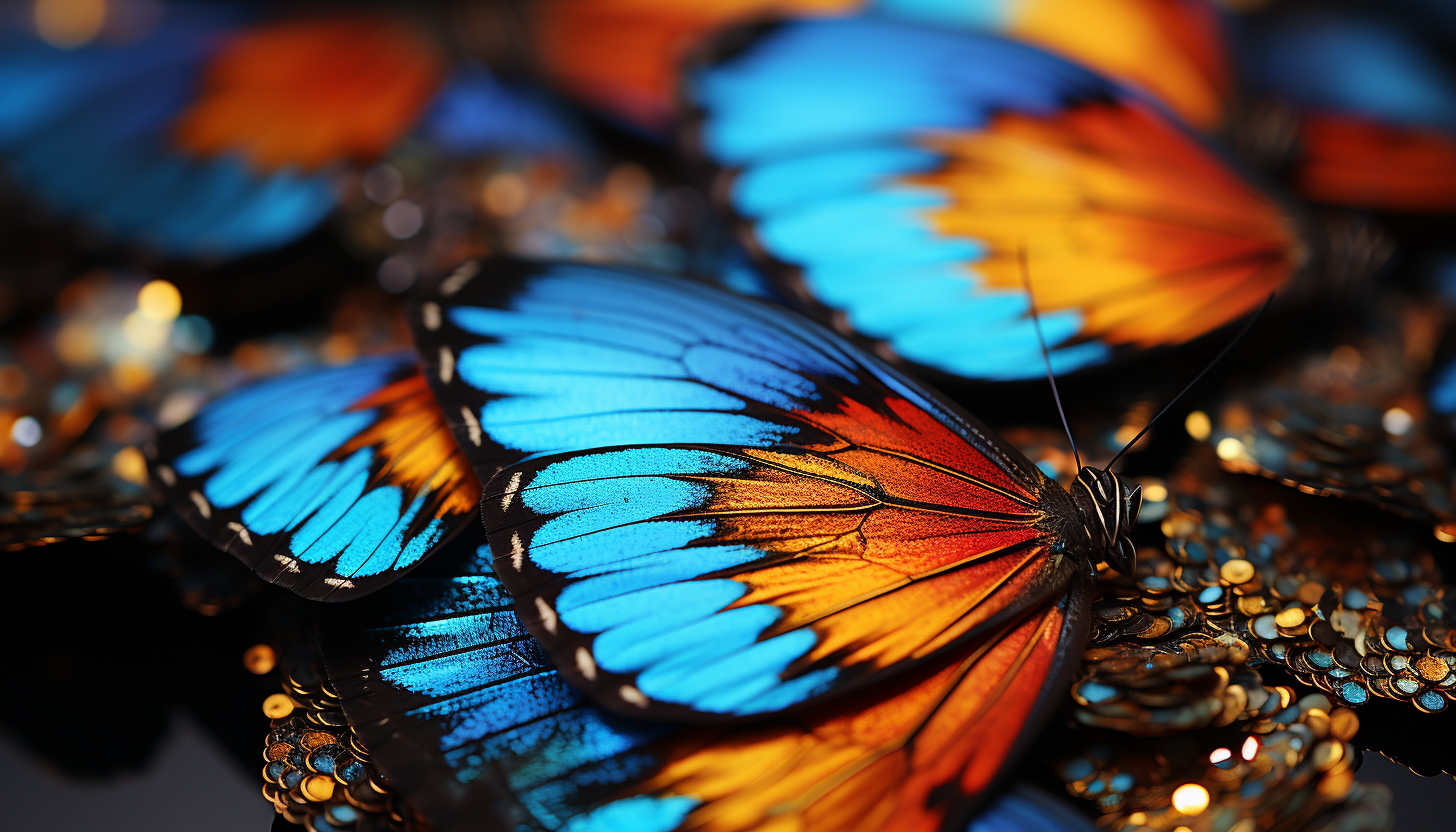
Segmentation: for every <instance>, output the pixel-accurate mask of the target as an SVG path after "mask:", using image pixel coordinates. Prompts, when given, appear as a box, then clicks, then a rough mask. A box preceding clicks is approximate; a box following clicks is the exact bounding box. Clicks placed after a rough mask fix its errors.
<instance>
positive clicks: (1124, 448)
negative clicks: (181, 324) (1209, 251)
mask: <svg viewBox="0 0 1456 832" xmlns="http://www.w3.org/2000/svg"><path fill="white" fill-rule="evenodd" d="M1273 302H1274V293H1273V292H1270V293H1269V297H1267V298H1265V299H1264V305H1263V306H1260V307H1259V311H1258V312H1255V313H1254V316H1253V317H1252V318H1249V321H1248V323H1246V324H1244V328H1243V329H1241V330H1239V334H1238V335H1235V336H1234V339H1233V340H1232V341H1229V342H1228V344H1227V345H1225V346H1224V348H1223V349H1222V350H1220V351H1219V353H1218V355H1215V356H1214V357H1213V360H1212V361H1210V362H1208V366H1207V367H1204V368H1203V372H1201V373H1199V374H1198V375H1196V376H1194V377H1193V380H1192V381H1190V382H1188V386H1186V387H1184V388H1183V390H1182V391H1181V392H1179V393H1178V395H1176V396H1174V397H1173V400H1172V401H1170V402H1168V403H1167V404H1165V405H1163V409H1162V410H1159V411H1158V415H1156V416H1154V417H1153V418H1152V419H1151V420H1150V421H1149V422H1148V423H1147V425H1146V426H1144V427H1143V429H1142V430H1140V431H1138V435H1137V436H1134V437H1133V438H1132V441H1131V442H1129V443H1127V444H1126V445H1123V446H1122V450H1120V451H1118V452H1117V456H1115V457H1113V458H1112V462H1109V463H1107V468H1106V470H1111V469H1112V464H1113V463H1114V462H1117V460H1119V459H1121V458H1122V455H1123V454H1125V453H1127V450H1128V448H1131V447H1132V446H1133V445H1136V444H1137V441H1138V440H1139V439H1142V438H1143V434H1145V433H1147V432H1148V430H1150V429H1151V428H1152V426H1153V423H1154V422H1157V421H1158V420H1159V419H1161V418H1163V414H1164V413H1167V412H1168V410H1169V408H1171V407H1172V406H1173V405H1175V404H1177V403H1178V400H1179V399H1181V398H1183V394H1184V393H1187V392H1188V391H1189V390H1192V389H1193V385H1195V384H1197V383H1198V380H1199V379H1201V378H1203V377H1204V375H1206V374H1207V373H1208V371H1209V370H1212V369H1213V367H1214V365H1215V364H1217V363H1218V362H1219V361H1221V360H1223V357H1224V356H1225V355H1228V351H1229V350H1231V349H1233V348H1234V345H1235V344H1237V343H1238V342H1239V341H1240V340H1241V339H1242V338H1243V337H1244V336H1245V335H1247V334H1248V332H1249V330H1250V329H1251V328H1253V326H1254V322H1255V321H1257V320H1259V316H1260V315H1263V314H1264V312H1265V310H1267V309H1268V308H1269V304H1271V303H1273Z"/></svg>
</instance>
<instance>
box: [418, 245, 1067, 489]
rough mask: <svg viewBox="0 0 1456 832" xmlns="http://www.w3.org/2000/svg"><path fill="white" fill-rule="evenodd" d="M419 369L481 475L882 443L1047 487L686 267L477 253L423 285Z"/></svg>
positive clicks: (1010, 482) (905, 390)
mask: <svg viewBox="0 0 1456 832" xmlns="http://www.w3.org/2000/svg"><path fill="white" fill-rule="evenodd" d="M410 324H411V328H412V330H413V334H414V339H415V344H416V348H417V349H418V351H419V354H420V360H421V362H422V364H423V367H424V375H425V377H426V379H428V380H429V383H430V386H431V389H432V390H434V391H435V396H436V399H437V400H438V401H439V402H440V405H441V407H442V409H443V410H444V413H445V418H446V420H447V421H448V422H449V423H450V426H451V428H452V429H453V430H454V432H455V437H456V439H457V441H458V442H459V443H460V446H461V448H463V449H464V451H465V454H466V456H467V457H468V458H469V459H470V461H471V464H472V465H473V466H474V467H475V470H476V473H477V475H478V476H479V477H480V479H481V481H482V482H486V481H488V480H489V479H490V478H491V477H492V476H494V475H495V473H496V472H497V471H499V470H500V469H501V468H503V467H505V466H508V465H513V464H515V463H517V462H519V461H521V460H523V459H525V458H526V457H528V456H536V455H544V454H551V453H563V452H570V451H582V450H590V449H593V448H606V447H612V446H617V445H649V444H708V445H731V446H741V447H768V446H771V445H776V444H780V443H792V444H796V445H799V446H801V447H804V448H810V449H831V448H837V447H842V446H843V445H844V444H845V443H854V444H859V445H863V446H874V447H878V448H884V449H887V450H889V451H892V452H894V453H899V454H908V455H912V456H917V457H921V458H923V459H926V460H928V461H929V462H931V463H933V464H935V465H938V466H941V467H944V468H950V469H953V470H956V471H958V472H960V473H961V474H963V475H969V476H972V477H976V478H979V479H980V480H982V481H984V482H987V483H995V485H996V487H997V488H1000V489H1001V490H1003V491H1006V492H1009V493H1013V494H1019V495H1021V496H1020V497H1019V499H1022V500H1028V499H1029V500H1032V501H1034V500H1036V499H1038V498H1039V496H1040V495H1043V494H1045V493H1046V491H1047V488H1048V487H1049V484H1050V481H1049V480H1047V479H1046V477H1045V475H1043V474H1042V473H1041V471H1040V470H1039V469H1038V468H1037V467H1036V466H1035V465H1033V464H1032V463H1031V462H1029V461H1028V460H1027V459H1026V458H1025V457H1024V456H1022V455H1021V453H1020V452H1018V451H1017V450H1016V449H1015V448H1012V447H1011V446H1009V445H1007V444H1006V443H1005V442H1003V441H1002V440H1000V439H999V438H998V437H996V435H995V433H994V432H992V431H991V430H990V428H987V427H986V426H985V425H984V424H982V423H981V422H980V421H979V420H977V419H976V418H975V417H973V416H971V415H970V414H968V413H966V412H964V411H963V410H961V409H960V408H958V407H956V406H954V405H952V404H950V403H948V402H946V401H944V400H943V399H941V398H938V397H936V396H934V395H932V394H931V393H929V392H927V391H926V390H925V389H923V388H921V387H919V386H918V385H916V384H915V383H914V382H912V381H910V380H909V379H908V378H906V377H905V376H904V375H902V374H901V373H899V372H897V371H895V370H893V369H891V368H889V367H887V366H886V365H885V364H884V363H883V362H880V361H879V360H877V359H875V358H874V357H872V356H870V355H868V354H867V353H865V352H864V351H863V350H861V349H859V348H858V347H856V346H854V345H852V344H850V343H848V342H846V341H845V340H844V339H842V338H840V337H838V336H836V335H834V334H832V333H830V332H828V331H826V330H824V329H823V328H822V327H819V326H818V325H816V324H813V323H812V322H810V321H807V320H805V319H804V318H802V317H800V316H798V315H795V314H793V313H790V312H786V311H784V310H782V309H778V308H775V307H772V306H769V305H766V304H763V303H760V302H757V301H753V300H750V299H747V298H740V297H737V296H734V295H731V294H728V293H727V292H725V291H723V290H721V289H717V288H714V287H712V286H709V285H706V284H703V283H699V282H697V281H692V280H686V279H682V278H671V277H664V276H659V275H653V274H651V273H647V272H641V271H633V270H627V269H616V268H608V267H601V266H591V265H585V264H578V263H566V262H561V263H550V262H544V263H534V262H529V261H522V260H513V259H507V258H494V259H489V260H483V261H482V260H468V261H466V262H465V263H463V264H461V265H460V267H459V268H457V269H456V270H455V271H454V272H453V273H452V274H450V275H448V276H446V277H445V278H444V279H442V280H440V281H438V282H437V283H436V284H435V285H433V286H431V287H430V288H429V289H427V290H426V291H425V292H423V293H422V294H421V295H420V296H418V297H417V299H416V305H415V307H414V308H413V309H411V311H410Z"/></svg>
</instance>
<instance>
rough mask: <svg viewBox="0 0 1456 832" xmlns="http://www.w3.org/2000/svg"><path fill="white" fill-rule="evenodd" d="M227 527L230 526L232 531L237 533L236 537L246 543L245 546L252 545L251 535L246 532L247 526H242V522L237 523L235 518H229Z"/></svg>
mask: <svg viewBox="0 0 1456 832" xmlns="http://www.w3.org/2000/svg"><path fill="white" fill-rule="evenodd" d="M228 528H230V529H232V530H233V531H235V532H237V533H238V538H239V539H241V540H242V541H243V544H244V545H247V546H252V545H253V536H252V535H250V534H248V527H247V526H244V525H243V524H242V523H239V522H237V521H236V520H229V521H228Z"/></svg>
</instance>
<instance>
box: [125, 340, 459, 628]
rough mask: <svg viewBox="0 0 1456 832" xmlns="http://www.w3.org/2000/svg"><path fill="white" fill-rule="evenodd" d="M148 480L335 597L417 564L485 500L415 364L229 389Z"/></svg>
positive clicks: (291, 577) (162, 444) (168, 443)
mask: <svg viewBox="0 0 1456 832" xmlns="http://www.w3.org/2000/svg"><path fill="white" fill-rule="evenodd" d="M151 473H152V482H153V486H154V487H155V488H156V489H158V490H159V491H160V492H161V493H162V494H163V495H164V497H165V499H166V501H167V502H168V503H170V504H171V505H172V506H173V507H174V508H176V509H177V510H178V511H179V512H181V514H182V516H183V517H185V518H186V519H187V522H188V523H189V524H190V525H191V526H192V527H193V528H194V529H196V530H197V531H198V532H199V533H201V534H202V535H203V536H204V537H206V538H208V539H209V540H211V541H212V542H213V543H214V544H216V545H217V546H219V547H220V548H223V549H225V550H227V551H228V552H231V553H232V554H234V555H236V556H237V557H238V559H239V560H241V561H242V562H243V563H245V564H247V565H248V567H249V568H251V569H253V570H254V571H255V572H257V573H258V575H259V576H260V577H262V578H263V579H265V580H267V581H270V582H272V583H275V584H278V585H279V586H283V587H286V588H288V589H291V590H293V591H294V592H296V593H298V594H299V595H302V596H304V597H307V598H314V599H319V600H330V601H341V600H347V599H349V598H354V597H357V596H359V595H363V594H365V593H368V592H371V591H373V590H376V589H378V588H380V587H381V586H384V585H385V584H387V583H389V582H390V581H392V580H394V579H395V578H397V577H399V575H401V574H403V573H404V572H406V571H408V570H409V569H411V568H413V567H414V566H415V565H416V564H418V563H419V562H420V561H422V560H423V559H424V558H425V557H427V556H428V555H429V554H430V553H431V552H432V551H433V550H434V549H435V547H437V546H438V545H439V544H440V543H442V542H443V541H444V540H445V539H447V538H448V537H449V536H450V535H452V534H454V533H455V532H457V531H459V530H460V529H461V528H464V527H465V526H467V525H471V524H473V523H474V522H475V506H476V502H477V500H478V498H479V494H480V483H479V481H478V480H477V479H476V478H475V475H474V473H473V472H472V471H471V470H470V467H469V464H468V462H467V461H466V460H465V458H464V456H463V455H462V454H461V453H460V450H459V448H458V447H457V446H456V444H455V442H454V440H453V438H452V437H451V435H450V432H449V429H448V427H446V425H445V423H444V420H443V419H442V418H441V415H440V411H439V408H438V407H437V406H436V405H435V402H434V397H433V396H432V395H431V393H430V390H429V388H428V386H427V385H426V384H425V382H424V379H423V378H422V377H421V376H420V375H419V371H418V370H417V368H416V364H415V361H414V357H413V356H410V355H392V356H381V357H375V358H364V359H360V360H358V361H355V362H354V363H352V364H348V365H346V366H343V367H334V368H328V369H321V370H310V371H304V372H299V373H293V374H290V375H286V376H282V377H279V378H275V379H269V380H267V381H263V382H260V383H257V384H254V385H252V386H249V387H246V388H243V389H240V390H238V391H236V392H233V393H230V394H228V395H227V396H224V397H223V398H221V399H219V400H218V401H216V402H214V403H212V404H210V405H208V406H207V407H205V408H203V410H202V411H201V412H200V413H199V414H198V415H197V417H196V418H194V419H193V420H192V421H190V422H187V423H186V424H184V425H182V426H180V427H177V428H174V429H172V430H170V431H168V432H166V433H164V434H163V435H162V436H161V437H159V439H158V441H157V451H156V453H155V454H154V455H153V458H152V460H151Z"/></svg>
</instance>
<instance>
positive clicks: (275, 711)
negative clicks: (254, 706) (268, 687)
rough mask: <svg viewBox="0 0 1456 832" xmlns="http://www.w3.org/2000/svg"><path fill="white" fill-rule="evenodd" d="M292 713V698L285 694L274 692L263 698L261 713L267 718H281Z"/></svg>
mask: <svg viewBox="0 0 1456 832" xmlns="http://www.w3.org/2000/svg"><path fill="white" fill-rule="evenodd" d="M291 713H293V700H292V699H290V698H288V695H287V694H283V693H275V694H272V695H271V696H269V697H268V698H267V699H264V700H263V715H264V716H266V717H268V718H269V719H283V718H284V717H286V716H288V715H289V714H291Z"/></svg>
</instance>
